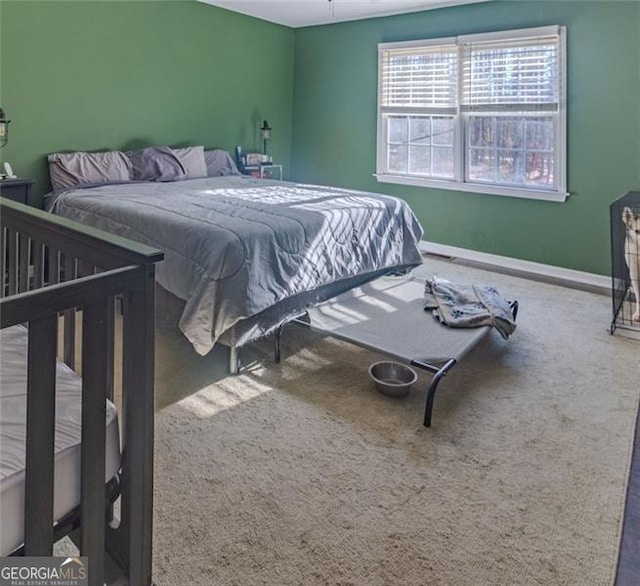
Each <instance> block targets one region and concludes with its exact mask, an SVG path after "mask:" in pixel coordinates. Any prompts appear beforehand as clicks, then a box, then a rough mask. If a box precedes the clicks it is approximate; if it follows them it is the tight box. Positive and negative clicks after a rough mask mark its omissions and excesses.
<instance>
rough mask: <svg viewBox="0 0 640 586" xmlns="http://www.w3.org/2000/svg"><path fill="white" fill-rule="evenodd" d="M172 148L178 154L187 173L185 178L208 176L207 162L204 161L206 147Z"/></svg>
mask: <svg viewBox="0 0 640 586" xmlns="http://www.w3.org/2000/svg"><path fill="white" fill-rule="evenodd" d="M171 150H172V151H173V152H174V153H175V154H176V155H177V156H178V158H179V159H180V162H181V163H182V166H183V167H184V169H185V171H186V173H187V175H186V177H185V179H197V178H199V177H206V176H207V164H206V163H205V161H204V147H201V146H193V147H186V148H183V149H171Z"/></svg>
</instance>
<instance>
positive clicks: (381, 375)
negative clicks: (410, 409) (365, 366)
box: [369, 361, 418, 397]
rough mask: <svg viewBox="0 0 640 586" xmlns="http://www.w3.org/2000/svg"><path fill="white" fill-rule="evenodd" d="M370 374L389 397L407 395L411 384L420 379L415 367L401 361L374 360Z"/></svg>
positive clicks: (377, 385) (378, 387)
mask: <svg viewBox="0 0 640 586" xmlns="http://www.w3.org/2000/svg"><path fill="white" fill-rule="evenodd" d="M369 376H370V377H371V378H372V379H373V382H374V383H375V385H376V389H378V390H379V391H380V392H381V393H382V394H384V395H388V396H389V397H406V396H407V395H408V394H409V389H410V388H411V385H412V384H413V383H415V382H416V381H417V380H418V375H417V374H416V371H415V370H413V368H409V367H408V366H407V365H405V364H401V363H400V362H390V361H385V362H374V363H373V364H372V365H371V366H370V367H369Z"/></svg>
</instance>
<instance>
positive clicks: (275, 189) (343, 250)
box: [51, 176, 422, 354]
mask: <svg viewBox="0 0 640 586" xmlns="http://www.w3.org/2000/svg"><path fill="white" fill-rule="evenodd" d="M51 209H52V211H54V212H55V213H57V214H59V215H61V216H64V217H67V218H70V219H72V220H75V221H77V222H81V223H83V224H87V225H90V226H94V227H96V228H101V229H103V230H106V231H107V232H111V233H113V234H118V235H119V236H124V237H125V238H129V239H131V240H136V241H138V242H142V243H144V244H148V245H151V246H155V247H158V248H160V249H162V250H163V252H164V254H165V256H164V261H163V262H161V263H159V264H158V266H157V267H156V278H157V281H158V283H159V284H160V285H161V286H162V287H163V288H164V289H166V290H167V291H169V292H170V293H172V294H173V295H174V296H176V297H178V298H179V299H182V300H183V301H185V306H184V310H183V313H182V316H181V318H180V323H179V326H180V329H181V330H182V332H183V333H184V334H185V336H186V337H187V338H188V339H189V341H190V342H191V343H192V345H193V346H194V348H195V350H196V351H197V352H198V353H200V354H206V353H207V352H209V351H210V350H211V348H212V347H213V345H214V344H215V343H216V341H218V340H219V339H221V338H222V336H223V334H225V332H228V331H229V330H230V329H231V328H232V327H234V326H235V325H236V324H238V323H239V322H241V321H242V320H246V319H248V318H254V317H256V316H258V315H259V314H260V313H262V312H264V311H265V310H267V309H269V308H271V307H273V306H275V305H277V304H279V303H282V302H285V301H286V300H289V299H291V298H294V297H296V296H299V295H304V294H307V293H309V292H311V291H315V290H317V289H320V288H322V287H327V286H328V285H332V284H339V283H344V284H345V288H344V289H343V290H346V288H347V287H348V283H349V281H350V280H351V279H354V278H360V280H361V281H362V280H366V277H367V276H370V277H372V276H374V275H376V274H378V273H379V272H380V271H385V270H392V269H394V270H395V269H405V270H406V269H409V268H412V267H414V266H417V265H419V264H420V263H421V262H422V256H421V254H420V250H419V246H418V245H419V241H420V239H421V237H422V227H421V226H420V224H419V222H418V220H417V219H416V217H415V215H414V214H413V212H412V211H411V209H410V208H409V206H408V205H407V204H406V202H404V201H402V200H399V199H397V198H393V197H389V196H385V195H380V194H374V193H367V192H361V191H354V190H348V189H339V188H334V187H325V186H318V185H305V184H297V183H288V182H282V181H270V180H260V179H252V178H249V177H236V176H224V177H208V178H205V179H191V180H187V181H177V182H163V183H158V182H149V183H145V182H141V183H129V184H118V185H102V186H97V187H90V188H81V189H74V190H70V191H67V192H63V193H61V194H58V196H57V198H56V199H55V202H54V203H53V204H52V206H51ZM334 294H335V293H334Z"/></svg>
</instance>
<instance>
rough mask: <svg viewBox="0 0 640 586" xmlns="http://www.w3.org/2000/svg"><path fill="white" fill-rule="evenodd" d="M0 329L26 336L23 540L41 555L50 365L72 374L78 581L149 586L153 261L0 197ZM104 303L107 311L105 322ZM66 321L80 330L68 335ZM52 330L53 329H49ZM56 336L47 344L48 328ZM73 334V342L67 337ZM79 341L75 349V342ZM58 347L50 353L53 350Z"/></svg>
mask: <svg viewBox="0 0 640 586" xmlns="http://www.w3.org/2000/svg"><path fill="white" fill-rule="evenodd" d="M0 244H1V251H0V265H1V266H0V296H1V297H2V299H0V327H2V328H6V327H9V326H12V325H15V324H20V323H25V324H27V325H28V328H29V343H28V359H27V361H28V364H27V431H26V473H25V474H26V478H25V531H24V535H25V542H24V547H23V548H22V551H21V553H23V554H24V555H29V556H51V555H52V552H53V542H54V539H55V538H56V537H57V536H56V535H54V519H53V490H54V432H55V430H54V418H55V392H54V388H55V370H56V357H57V356H61V357H63V359H64V361H65V362H66V363H67V364H69V365H70V366H71V367H72V368H74V366H76V364H75V362H76V360H75V359H76V356H80V357H81V362H82V367H81V371H82V372H81V375H82V432H81V434H82V435H81V437H82V446H81V503H80V509H79V519H80V529H79V547H80V553H81V555H82V556H87V557H88V559H89V583H90V584H91V585H92V586H93V585H98V584H103V583H104V580H105V573H104V572H105V567H109V568H113V567H116V568H118V569H120V570H121V573H122V574H124V577H125V579H126V580H127V583H128V584H130V585H144V586H148V585H149V584H151V534H152V525H151V524H152V505H153V503H152V497H153V494H152V489H153V484H152V482H153V418H154V396H153V392H154V379H153V367H154V305H155V297H154V295H155V293H154V289H155V283H154V281H155V279H154V273H155V263H156V262H158V261H160V260H162V258H163V254H162V252H160V251H158V250H155V249H152V248H150V247H147V246H144V245H140V244H137V243H134V242H131V241H128V240H125V239H123V238H120V237H117V236H112V235H109V234H106V233H104V232H102V231H100V230H95V229H93V228H89V227H86V226H82V225H80V224H77V223H74V222H71V221H69V220H66V219H63V218H59V217H57V216H54V215H52V214H48V213H46V212H42V211H40V210H35V209H32V208H29V207H27V206H23V205H21V204H18V203H15V202H12V201H9V200H4V199H2V198H0ZM116 302H117V304H118V312H116V308H115V305H116ZM120 312H121V314H122V353H121V357H120V360H121V364H122V379H121V388H122V398H121V406H120V409H121V410H120V421H121V426H122V427H123V430H124V433H123V453H122V466H121V471H120V496H121V502H120V520H119V523H116V521H114V520H112V521H111V522H109V519H108V515H107V514H106V511H107V510H108V508H109V507H108V502H106V496H105V478H104V470H105V441H106V439H105V425H104V424H105V416H106V414H105V400H106V398H112V397H113V380H114V339H115V336H114V320H115V319H116V313H120ZM76 319H79V320H81V326H82V327H81V328H77V327H76V326H77V325H80V324H76ZM61 324H62V325H61ZM60 327H61V328H62V329H63V334H62V335H60V336H59V328H60ZM78 330H81V334H78ZM77 338H79V339H77ZM59 339H61V340H62V342H61V345H62V348H60V349H58V340H59Z"/></svg>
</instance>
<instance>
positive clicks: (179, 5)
mask: <svg viewBox="0 0 640 586" xmlns="http://www.w3.org/2000/svg"><path fill="white" fill-rule="evenodd" d="M0 18H1V28H0V35H1V45H0V47H1V51H2V54H1V61H0V65H1V69H0V83H1V85H0V97H1V102H0V103H1V105H2V107H3V108H4V109H5V111H6V113H7V114H8V116H9V118H10V119H11V120H12V123H11V127H10V141H9V144H8V145H7V146H6V147H5V148H4V149H2V152H1V156H2V159H3V160H8V161H10V162H11V163H12V165H13V168H14V171H15V172H16V173H17V174H18V175H20V176H25V177H32V178H34V179H36V180H37V190H38V193H44V192H46V191H47V190H48V188H49V186H48V173H47V166H46V155H47V154H48V153H51V152H56V151H63V150H105V149H120V148H138V147H142V146H149V145H158V144H169V145H173V146H179V145H190V144H191V145H193V144H203V145H204V146H205V147H222V148H227V149H229V150H232V149H233V148H234V146H235V145H236V144H242V145H244V146H245V148H248V147H251V148H259V147H260V142H259V138H258V136H257V128H258V126H259V125H260V122H261V120H262V118H266V119H267V120H268V121H269V123H270V124H271V126H272V127H273V129H274V130H273V141H272V143H271V146H270V153H272V154H273V155H274V157H275V158H276V159H277V160H278V161H282V162H283V163H284V164H285V168H287V167H288V166H289V161H290V153H291V121H292V92H293V57H294V33H293V30H291V29H289V28H287V27H282V26H278V25H275V24H272V23H268V22H265V21H261V20H257V19H254V18H249V17H247V16H243V15H240V14H236V13H233V12H229V11H226V10H221V9H218V8H214V7H212V6H209V5H205V4H201V3H198V2H195V1H193V0H185V1H162V2H160V1H127V2H119V1H112V2H102V1H86V0H85V1H71V2H67V1H13V0H1V2H0Z"/></svg>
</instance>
